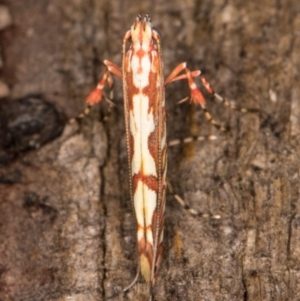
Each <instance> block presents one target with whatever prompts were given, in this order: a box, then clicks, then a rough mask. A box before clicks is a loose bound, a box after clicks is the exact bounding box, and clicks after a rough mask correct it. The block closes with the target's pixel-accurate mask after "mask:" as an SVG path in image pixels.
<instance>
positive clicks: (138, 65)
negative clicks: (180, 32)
mask: <svg viewBox="0 0 300 301" xmlns="http://www.w3.org/2000/svg"><path fill="white" fill-rule="evenodd" d="M127 42H129V43H130V45H129V47H127ZM122 51H123V58H122V68H119V67H118V66H116V65H115V64H113V63H112V62H109V61H107V60H105V61H104V64H105V65H106V71H105V73H104V75H103V77H102V78H101V79H100V81H99V83H98V85H97V87H96V88H95V89H94V90H93V91H92V92H91V93H90V94H89V95H88V96H87V99H86V101H87V103H88V104H89V105H93V104H95V103H98V102H100V101H101V100H102V98H103V90H104V87H105V85H108V86H109V87H110V88H111V87H112V84H113V80H112V74H114V75H116V76H117V77H119V78H121V79H122V82H123V95H124V114H125V127H126V139H127V151H128V164H129V184H130V197H131V201H132V204H133V207H134V213H135V220H136V225H137V242H138V256H139V260H138V262H139V263H138V267H139V268H138V273H137V276H136V277H135V279H134V281H133V282H132V284H131V285H130V286H128V287H127V288H125V289H124V290H123V291H124V292H125V291H127V290H128V289H129V288H130V287H131V286H133V285H134V284H135V282H136V281H137V279H138V277H139V274H141V275H142V276H143V277H144V279H145V280H146V282H148V283H149V285H150V289H152V287H153V286H154V284H155V280H156V277H157V270H158V267H159V264H160V262H161V259H162V250H163V247H162V243H163V232H164V210H165V202H166V187H167V184H166V171H167V141H166V111H165V92H164V89H165V86H166V85H167V84H169V83H171V82H173V81H176V80H181V79H187V82H188V85H189V88H190V99H191V101H192V102H194V103H195V104H199V105H200V106H201V107H202V109H203V110H204V112H205V116H206V118H207V119H208V120H210V121H211V122H212V123H213V124H214V125H216V126H217V127H218V126H219V125H218V124H217V123H216V122H215V121H214V119H213V118H212V117H211V115H210V114H209V112H208V111H207V110H206V107H205V99H204V97H203V95H202V93H201V92H200V90H199V89H198V88H197V86H196V84H195V82H194V79H193V77H196V76H199V77H200V79H201V80H202V83H203V85H204V87H205V88H206V89H207V91H208V92H209V93H211V94H213V95H214V96H215V97H216V98H218V99H219V100H221V101H222V102H223V103H224V104H225V105H228V102H227V101H226V100H225V99H223V98H222V97H221V96H219V95H218V94H216V93H214V91H213V89H212V87H211V86H210V84H209V83H208V81H207V80H206V79H205V78H204V77H203V76H202V75H201V72H200V71H199V70H196V71H190V70H189V69H188V68H187V67H186V63H181V64H179V65H178V66H177V67H176V68H175V69H174V70H173V72H172V73H171V74H170V75H169V76H168V77H167V78H166V79H164V76H163V63H162V57H161V38H160V36H159V34H158V32H157V31H156V30H155V29H154V28H153V27H152V24H151V19H150V16H149V15H148V14H146V15H145V16H144V18H142V16H141V15H138V16H137V17H136V19H135V21H134V23H133V25H132V27H131V29H130V30H129V31H127V32H126V34H125V36H124V39H123V46H122ZM182 71H185V73H182ZM180 73H181V74H180ZM187 99H188V98H186V99H184V100H183V101H185V100H187ZM219 127H220V128H221V129H222V127H221V126H219Z"/></svg>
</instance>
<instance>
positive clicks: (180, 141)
mask: <svg viewBox="0 0 300 301" xmlns="http://www.w3.org/2000/svg"><path fill="white" fill-rule="evenodd" d="M217 139H218V137H217V136H216V135H207V136H204V135H202V136H190V137H186V138H183V139H173V140H171V141H169V142H168V146H176V145H179V144H186V143H191V142H195V141H214V140H217Z"/></svg>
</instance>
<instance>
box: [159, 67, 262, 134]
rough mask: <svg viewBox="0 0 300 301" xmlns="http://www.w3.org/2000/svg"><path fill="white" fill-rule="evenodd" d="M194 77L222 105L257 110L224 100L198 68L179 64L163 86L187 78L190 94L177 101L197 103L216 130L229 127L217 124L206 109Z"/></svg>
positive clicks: (248, 110) (251, 110) (244, 110)
mask: <svg viewBox="0 0 300 301" xmlns="http://www.w3.org/2000/svg"><path fill="white" fill-rule="evenodd" d="M182 71H185V74H180V73H181V72H182ZM194 77H200V79H201V81H202V84H203V86H204V87H205V89H206V91H207V92H208V93H209V94H211V95H213V96H214V98H215V99H217V100H218V101H220V102H221V103H222V104H223V105H224V106H227V107H230V108H231V109H234V110H237V111H240V112H243V113H245V112H258V110H257V109H252V108H249V109H247V108H240V107H238V106H236V105H235V104H233V103H231V102H229V101H228V100H226V99H225V98H223V97H222V96H220V95H219V94H217V93H215V92H214V89H213V88H212V86H211V85H210V83H209V82H208V80H207V79H206V78H205V77H204V76H203V75H202V73H201V71H200V70H195V71H190V70H189V68H187V67H186V63H181V64H179V65H178V66H177V67H176V68H175V69H174V70H173V71H172V72H171V74H170V75H169V76H168V77H167V78H166V80H165V83H164V84H165V86H166V85H168V84H169V83H171V82H174V81H178V80H182V79H187V81H188V85H189V88H190V96H189V97H185V98H183V99H182V100H180V101H179V103H183V102H185V101H187V100H188V99H190V100H191V101H192V102H193V103H195V104H199V105H200V106H201V108H202V110H203V111H204V114H205V117H206V119H207V120H208V121H209V122H210V123H211V124H213V125H214V126H215V127H216V128H217V129H218V130H221V131H227V130H228V129H229V128H228V126H223V125H221V124H219V123H218V122H217V121H216V120H215V119H214V118H213V116H212V115H211V113H210V112H209V111H208V110H207V108H206V101H205V98H204V96H203V94H202V93H201V91H200V90H199V89H198V87H197V85H196V83H195V81H194Z"/></svg>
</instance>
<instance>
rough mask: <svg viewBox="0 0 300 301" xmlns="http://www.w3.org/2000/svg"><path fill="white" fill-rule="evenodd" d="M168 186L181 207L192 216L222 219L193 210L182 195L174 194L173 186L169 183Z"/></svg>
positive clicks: (218, 216)
mask: <svg viewBox="0 0 300 301" xmlns="http://www.w3.org/2000/svg"><path fill="white" fill-rule="evenodd" d="M167 186H168V188H169V191H170V192H171V193H172V194H173V196H174V198H175V199H176V201H177V202H178V203H179V204H180V205H181V207H182V208H183V209H184V210H186V211H188V212H189V213H190V214H191V215H194V216H198V217H210V218H213V219H220V218H221V216H220V215H219V214H214V215H212V214H204V213H202V212H200V211H197V210H195V209H193V208H191V207H190V206H189V205H188V204H187V203H186V202H185V201H184V199H183V198H181V197H180V195H178V194H177V193H175V192H174V189H173V187H172V185H171V184H170V182H169V181H167Z"/></svg>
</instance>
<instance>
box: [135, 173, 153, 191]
mask: <svg viewBox="0 0 300 301" xmlns="http://www.w3.org/2000/svg"><path fill="white" fill-rule="evenodd" d="M139 181H141V182H142V183H144V184H145V185H146V186H147V187H148V188H149V189H151V190H153V191H157V190H158V181H157V178H156V177H154V176H152V175H150V176H148V175H143V172H142V171H139V173H138V174H134V175H133V176H132V193H133V194H134V192H135V190H136V187H137V184H138V182H139Z"/></svg>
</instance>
